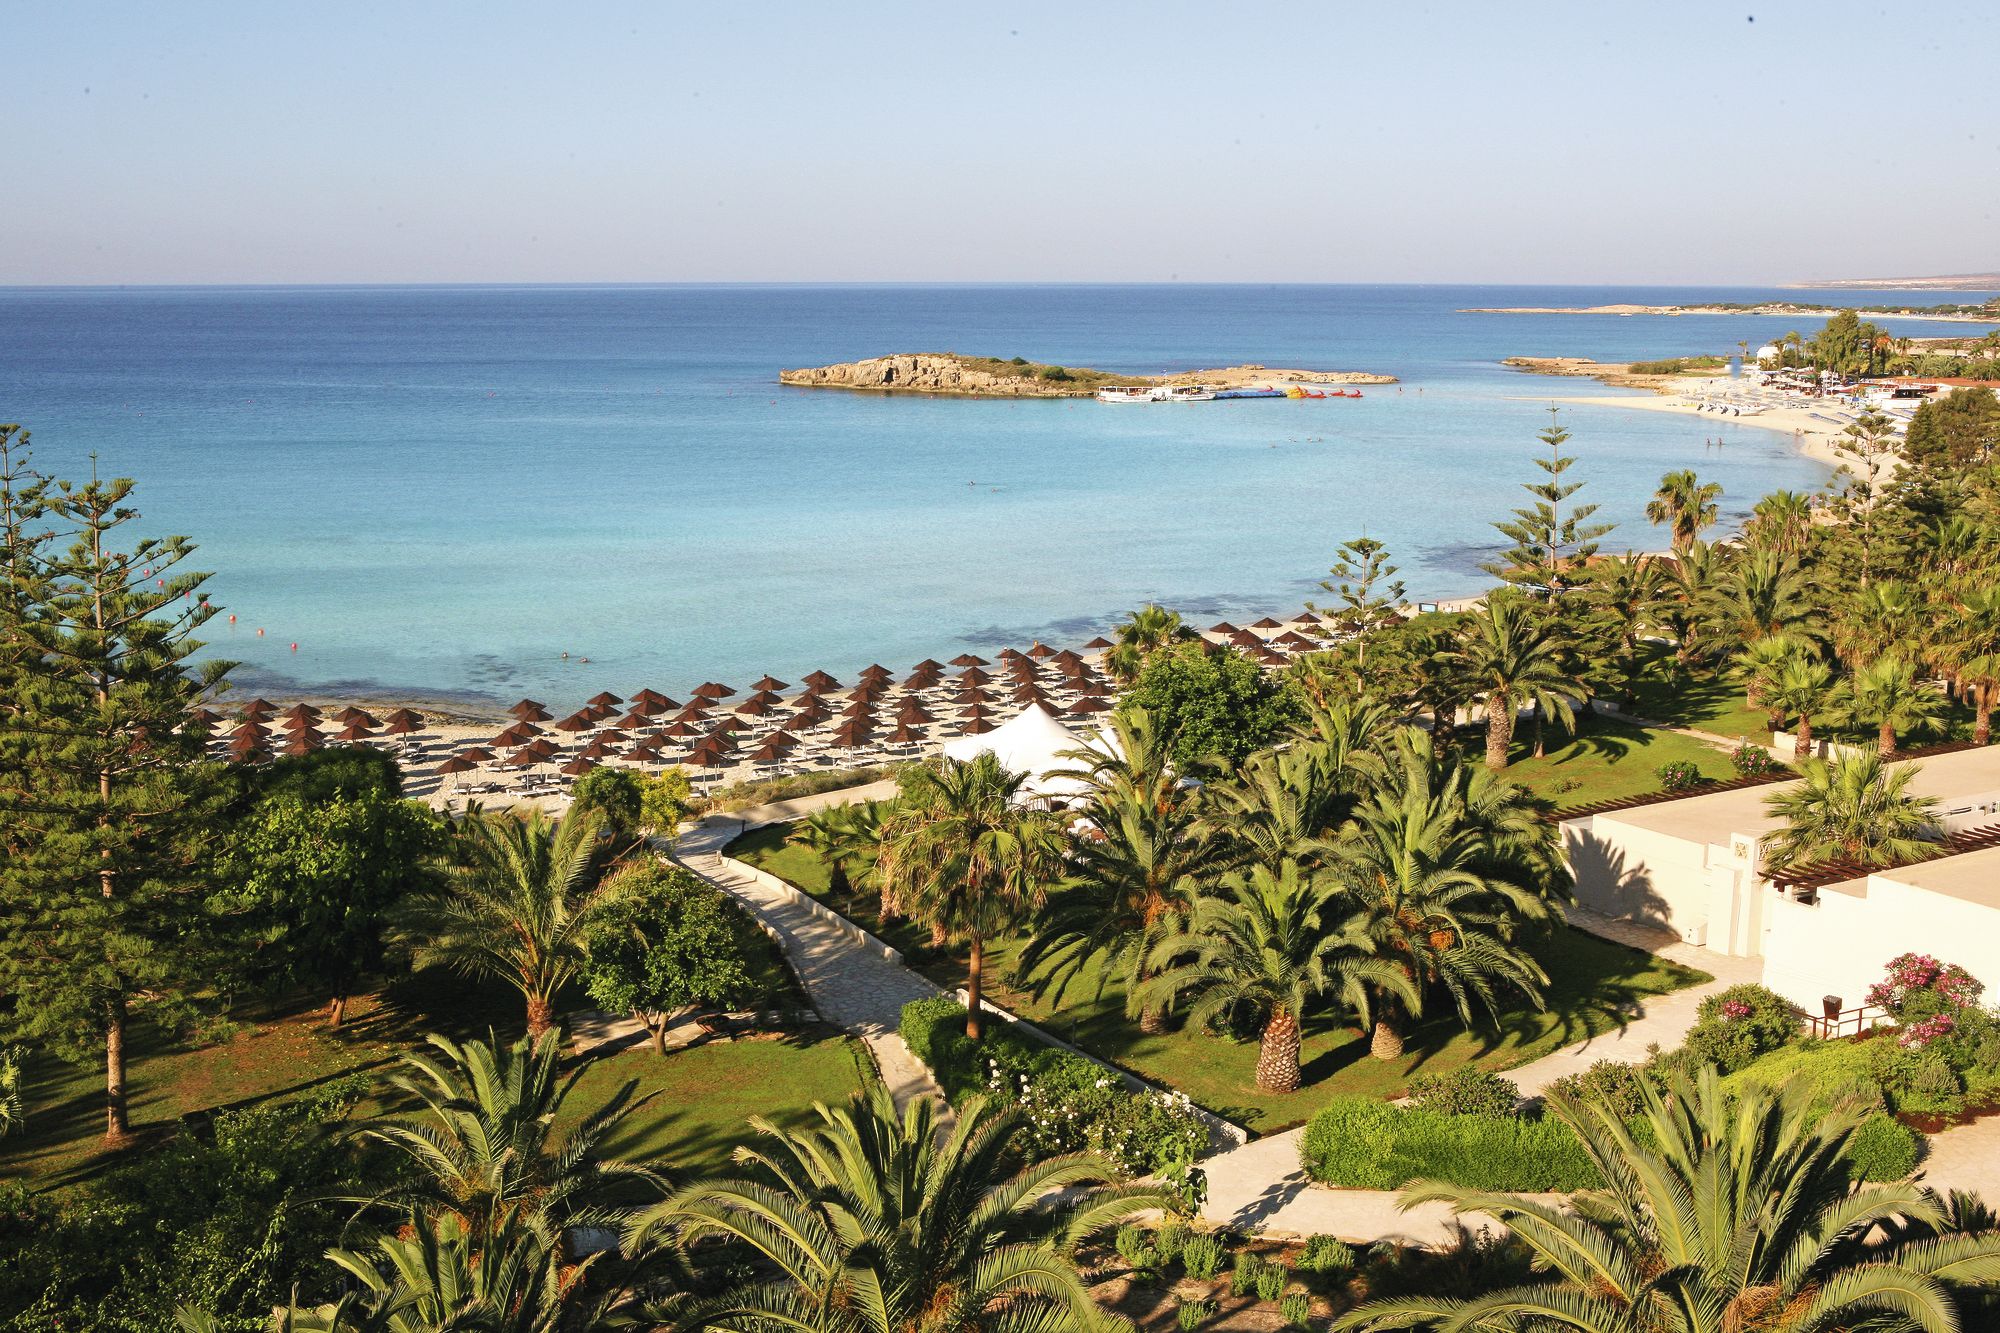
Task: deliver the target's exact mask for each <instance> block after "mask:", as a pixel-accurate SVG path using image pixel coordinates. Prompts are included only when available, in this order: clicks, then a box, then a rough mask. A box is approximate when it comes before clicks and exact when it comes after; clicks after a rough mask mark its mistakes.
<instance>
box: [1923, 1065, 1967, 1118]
mask: <svg viewBox="0 0 2000 1333" xmlns="http://www.w3.org/2000/svg"><path fill="white" fill-rule="evenodd" d="M1964 1091H1965V1080H1964V1079H1962V1078H1960V1077H1959V1076H1958V1071H1957V1070H1956V1069H1953V1068H1952V1067H1951V1062H1950V1061H1948V1060H1946V1059H1944V1058H1943V1057H1942V1056H1940V1055H1937V1054H1935V1053H1932V1054H1927V1055H1925V1056H1924V1058H1923V1059H1921V1060H1919V1061H1917V1068H1916V1073H1915V1074H1914V1075H1913V1076H1912V1077H1911V1079H1910V1092H1911V1093H1912V1094H1913V1095H1914V1098H1915V1099H1917V1100H1921V1101H1924V1102H1927V1103H1930V1104H1931V1105H1932V1106H1934V1107H1936V1108H1938V1109H1940V1110H1942V1109H1944V1108H1945V1107H1947V1106H1950V1105H1952V1104H1953V1103H1956V1102H1957V1101H1958V1097H1959V1094H1960V1093H1962V1092H1964Z"/></svg>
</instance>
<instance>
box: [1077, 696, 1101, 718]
mask: <svg viewBox="0 0 2000 1333" xmlns="http://www.w3.org/2000/svg"><path fill="white" fill-rule="evenodd" d="M1110 711H1111V705H1110V704H1108V703H1106V702H1105V701H1104V700H1103V699H1101V698H1099V697H1098V696H1096V695H1094V694H1086V695H1084V696H1083V697H1082V698H1081V699H1078V700H1077V701H1076V702H1075V703H1073V704H1071V705H1070V706H1069V714H1070V716H1071V717H1088V716H1089V715H1090V714H1092V713H1108V712H1110Z"/></svg>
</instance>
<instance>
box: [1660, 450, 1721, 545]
mask: <svg viewBox="0 0 2000 1333" xmlns="http://www.w3.org/2000/svg"><path fill="white" fill-rule="evenodd" d="M1721 498H1722V486H1721V485H1720V484H1719V483H1717V482H1713V481H1711V482H1704V481H1702V480H1701V478H1699V477H1697V476H1696V475H1695V474H1694V473H1693V472H1692V471H1690V470H1686V469H1683V470H1681V471H1678V472H1669V473H1667V474H1666V475H1665V476H1664V477H1661V478H1660V488H1659V489H1658V490H1656V491H1654V492H1653V498H1652V499H1650V500H1648V501H1647V502H1646V518H1647V521H1649V522H1651V523H1652V524H1653V525H1654V526H1655V527H1660V526H1665V527H1666V528H1667V530H1668V531H1669V532H1670V533H1671V534H1672V536H1673V544H1674V551H1675V553H1676V554H1678V553H1680V552H1682V551H1685V550H1686V549H1687V548H1688V547H1690V546H1692V545H1693V544H1694V543H1695V541H1696V540H1697V539H1698V538H1700V536H1701V534H1702V531H1703V530H1704V529H1706V528H1708V527H1710V526H1712V525H1713V524H1714V523H1715V519H1716V514H1717V512H1718V509H1717V506H1716V501H1718V500H1720V499H1721Z"/></svg>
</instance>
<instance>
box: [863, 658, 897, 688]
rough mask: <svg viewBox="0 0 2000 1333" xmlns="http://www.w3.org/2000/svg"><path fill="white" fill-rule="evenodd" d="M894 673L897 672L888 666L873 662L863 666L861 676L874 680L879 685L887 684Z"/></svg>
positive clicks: (864, 678)
mask: <svg viewBox="0 0 2000 1333" xmlns="http://www.w3.org/2000/svg"><path fill="white" fill-rule="evenodd" d="M894 674H895V673H893V672H892V671H890V670H889V668H888V667H885V666H883V665H882V664H881V663H880V662H871V663H869V664H868V665H867V666H865V667H862V668H861V676H860V678H861V679H862V680H872V681H874V682H875V683H876V684H878V685H886V684H888V683H889V680H890V678H891V677H892V676H893V675H894Z"/></svg>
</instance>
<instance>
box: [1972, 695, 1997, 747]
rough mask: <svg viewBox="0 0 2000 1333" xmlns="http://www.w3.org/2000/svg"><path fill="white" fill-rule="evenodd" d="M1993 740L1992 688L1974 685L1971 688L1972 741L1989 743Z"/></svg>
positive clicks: (1976, 743) (1982, 743) (1974, 742)
mask: <svg viewBox="0 0 2000 1333" xmlns="http://www.w3.org/2000/svg"><path fill="white" fill-rule="evenodd" d="M1992 742H1993V690H1992V688H1991V687H1990V686H1986V685H1975V686H1973V688H1972V743H1973V744H1974V745H1990V744H1992Z"/></svg>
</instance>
